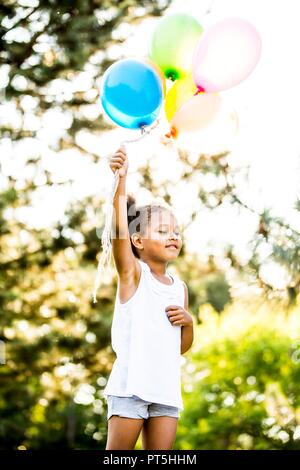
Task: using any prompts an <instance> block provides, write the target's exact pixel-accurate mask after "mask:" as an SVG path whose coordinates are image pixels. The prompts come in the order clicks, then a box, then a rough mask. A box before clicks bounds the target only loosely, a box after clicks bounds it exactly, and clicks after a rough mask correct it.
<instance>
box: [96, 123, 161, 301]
mask: <svg viewBox="0 0 300 470" xmlns="http://www.w3.org/2000/svg"><path fill="white" fill-rule="evenodd" d="M159 122H160V119H157V121H156V124H155V125H154V126H152V127H150V126H149V129H146V126H140V130H141V135H140V136H139V137H137V138H135V139H130V140H123V141H122V142H121V145H122V144H125V143H132V142H137V141H139V140H141V139H143V138H144V137H145V136H146V135H147V134H150V132H152V131H153V129H155V128H156V127H157V126H158V124H159ZM107 158H109V157H107ZM118 185H119V170H116V171H115V174H114V179H113V182H112V187H111V191H110V194H109V196H108V200H107V208H106V214H105V223H104V229H103V232H102V236H101V245H102V253H101V255H100V258H99V262H98V266H97V273H96V279H95V283H94V290H93V294H92V295H93V303H97V290H98V289H99V287H100V284H101V275H102V273H103V271H104V268H105V265H108V266H109V265H110V263H111V255H112V244H111V228H112V220H113V212H114V207H113V201H114V197H115V194H116V192H117V188H118Z"/></svg>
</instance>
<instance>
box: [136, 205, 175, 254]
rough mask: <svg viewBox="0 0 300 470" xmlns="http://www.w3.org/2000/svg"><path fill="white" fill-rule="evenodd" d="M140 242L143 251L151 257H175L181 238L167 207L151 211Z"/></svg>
mask: <svg viewBox="0 0 300 470" xmlns="http://www.w3.org/2000/svg"><path fill="white" fill-rule="evenodd" d="M141 243H142V246H143V251H144V253H145V254H147V255H148V256H150V257H151V258H152V259H157V260H160V261H170V260H173V259H176V258H177V256H178V255H179V253H180V250H181V247H182V239H181V234H180V229H179V225H178V223H177V220H176V218H175V217H174V215H173V214H172V213H171V212H170V211H168V210H167V209H162V210H159V211H156V212H153V213H152V214H151V218H150V221H149V223H148V226H147V229H146V233H145V234H144V235H143V236H142V238H141Z"/></svg>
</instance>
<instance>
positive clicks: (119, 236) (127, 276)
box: [110, 146, 140, 283]
mask: <svg viewBox="0 0 300 470" xmlns="http://www.w3.org/2000/svg"><path fill="white" fill-rule="evenodd" d="M110 167H111V169H112V171H113V172H115V171H116V170H119V184H118V187H117V190H116V194H115V197H114V201H113V208H114V217H113V224H114V227H113V228H114V230H113V238H112V252H113V256H114V260H115V265H116V268H117V272H118V275H119V278H120V281H124V282H126V283H128V282H129V283H130V282H132V281H134V280H136V279H138V277H139V274H140V265H139V263H138V261H137V259H136V258H135V256H134V254H133V252H132V248H131V242H130V235H129V230H128V220H127V198H126V176H127V170H128V158H127V155H126V151H125V148H124V146H121V148H120V149H119V150H117V152H116V153H115V154H114V156H113V157H112V158H111V159H110Z"/></svg>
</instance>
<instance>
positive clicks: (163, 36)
mask: <svg viewBox="0 0 300 470" xmlns="http://www.w3.org/2000/svg"><path fill="white" fill-rule="evenodd" d="M202 32H203V28H202V26H201V25H200V24H199V23H198V21H197V20H195V18H193V17H192V16H190V15H185V14H181V13H175V14H173V15H168V16H165V17H163V18H161V19H160V20H159V22H158V24H157V27H156V28H155V30H154V32H153V35H152V39H151V43H150V50H149V56H150V58H151V59H152V60H153V61H154V62H155V63H156V64H157V65H158V66H159V67H160V69H161V70H162V71H163V73H164V75H165V77H167V78H170V79H171V80H177V79H178V78H182V77H184V76H186V75H188V74H190V73H192V60H193V54H194V49H195V46H196V44H197V42H198V40H199V38H200V36H201V34H202Z"/></svg>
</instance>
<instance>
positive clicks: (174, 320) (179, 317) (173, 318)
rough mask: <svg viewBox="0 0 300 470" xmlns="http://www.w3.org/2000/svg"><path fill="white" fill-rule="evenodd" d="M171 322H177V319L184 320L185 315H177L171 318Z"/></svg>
mask: <svg viewBox="0 0 300 470" xmlns="http://www.w3.org/2000/svg"><path fill="white" fill-rule="evenodd" d="M169 320H170V322H172V323H175V322H177V321H182V320H183V317H182V316H181V315H177V316H176V317H172V318H169Z"/></svg>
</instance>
